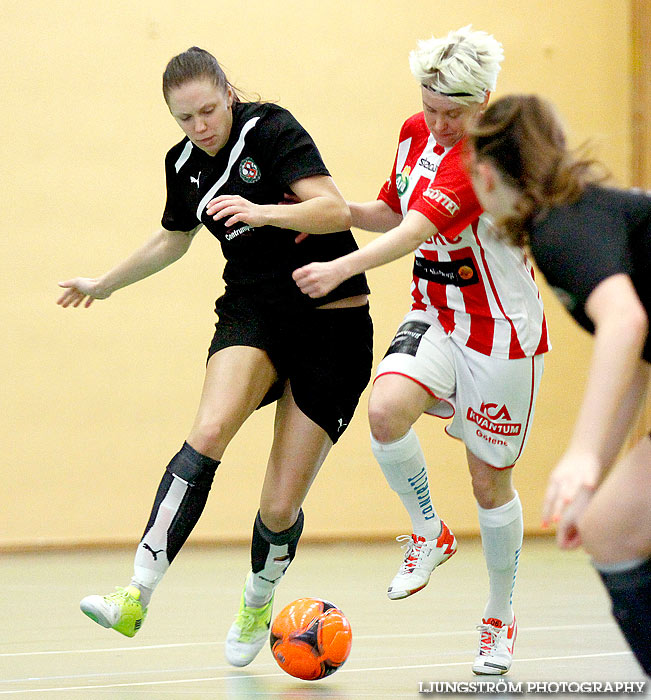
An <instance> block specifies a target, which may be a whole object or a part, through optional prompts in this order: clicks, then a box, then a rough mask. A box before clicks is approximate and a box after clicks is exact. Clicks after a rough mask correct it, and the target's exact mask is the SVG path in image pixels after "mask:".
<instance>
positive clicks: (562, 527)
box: [556, 488, 594, 549]
mask: <svg viewBox="0 0 651 700" xmlns="http://www.w3.org/2000/svg"><path fill="white" fill-rule="evenodd" d="M593 494H594V491H593V490H592V489H588V488H582V489H581V490H580V491H579V492H578V493H577V494H576V496H575V497H574V500H573V501H572V502H571V503H568V505H567V507H566V508H565V510H564V511H563V515H562V516H561V519H560V522H559V523H558V529H557V530H556V543H557V544H558V546H559V547H560V548H561V549H576V548H577V547H580V546H581V544H582V542H581V533H580V531H579V520H580V519H581V516H582V515H583V512H584V511H585V509H586V508H587V507H588V503H590V501H591V500H592V496H593Z"/></svg>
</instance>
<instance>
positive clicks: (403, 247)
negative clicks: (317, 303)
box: [292, 211, 436, 299]
mask: <svg viewBox="0 0 651 700" xmlns="http://www.w3.org/2000/svg"><path fill="white" fill-rule="evenodd" d="M435 233H436V227H435V226H434V224H432V222H431V221H430V220H429V219H427V217H425V216H423V215H422V214H421V213H420V212H418V211H410V212H408V214H407V216H405V218H404V219H403V220H402V222H401V223H400V225H399V226H396V227H395V228H393V229H391V230H390V231H388V232H387V233H385V234H384V235H383V236H380V237H379V238H376V239H375V240H374V241H371V242H370V243H369V244H368V245H365V246H364V247H363V248H360V249H359V250H356V251H355V252H353V253H349V254H348V255H344V256H342V257H341V258H337V259H336V260H331V261H330V262H323V263H321V262H314V263H310V264H309V265H305V266H304V267H300V268H298V269H297V270H294V273H293V275H292V276H293V278H294V281H295V282H296V284H297V285H298V287H299V289H300V290H301V291H302V292H303V294H307V295H308V296H310V297H312V298H315V299H318V298H319V297H322V296H325V295H326V294H328V292H330V291H332V290H333V289H334V288H335V287H337V286H338V285H339V284H341V283H342V282H343V281H344V280H347V279H348V278H349V277H352V276H353V275H356V274H359V273H361V272H364V271H366V270H370V269H372V268H374V267H380V265H386V264H387V263H389V262H392V261H393V260H398V258H401V257H402V256H403V255H407V254H408V253H411V252H413V251H414V250H416V248H418V246H419V245H420V244H421V243H423V242H424V241H426V240H427V239H428V238H430V236H433V235H434V234H435Z"/></svg>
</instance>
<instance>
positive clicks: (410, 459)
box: [371, 428, 441, 540]
mask: <svg viewBox="0 0 651 700" xmlns="http://www.w3.org/2000/svg"><path fill="white" fill-rule="evenodd" d="M371 449H372V450H373V455H374V456H375V459H376V460H377V461H378V464H379V465H380V467H381V468H382V471H383V472H384V476H385V478H386V480H387V483H388V484H389V486H390V487H391V488H392V489H393V490H394V491H395V492H396V493H397V494H398V496H400V500H401V501H402V504H403V505H404V507H405V508H406V509H407V513H409V517H410V518H411V526H412V532H413V533H414V534H415V535H419V536H421V537H424V538H425V539H427V540H432V539H436V538H437V537H438V536H439V535H440V534H441V519H440V518H439V516H438V515H437V514H436V511H435V510H434V506H433V505H432V500H431V498H430V492H429V481H428V478H427V464H426V463H425V455H424V454H423V450H422V448H421V446H420V442H419V441H418V436H417V435H416V433H415V432H414V430H413V429H412V428H410V429H409V432H408V433H407V434H406V435H403V436H402V437H401V438H400V439H399V440H396V441H395V442H384V443H383V442H378V441H377V440H376V439H375V438H374V437H373V435H371Z"/></svg>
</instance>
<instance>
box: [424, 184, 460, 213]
mask: <svg viewBox="0 0 651 700" xmlns="http://www.w3.org/2000/svg"><path fill="white" fill-rule="evenodd" d="M423 199H424V200H425V201H426V202H427V203H428V204H430V205H431V206H432V207H434V209H436V211H438V212H440V213H441V214H443V215H444V216H450V217H452V216H456V215H457V214H458V213H459V209H460V208H461V204H460V203H459V198H458V197H457V195H456V194H455V193H454V192H453V191H452V190H448V189H447V188H445V187H432V186H431V185H430V186H429V187H428V188H427V189H426V190H425V191H424V192H423Z"/></svg>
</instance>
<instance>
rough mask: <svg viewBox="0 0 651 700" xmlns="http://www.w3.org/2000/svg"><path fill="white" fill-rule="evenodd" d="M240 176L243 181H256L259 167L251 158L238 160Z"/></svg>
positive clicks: (258, 176)
mask: <svg viewBox="0 0 651 700" xmlns="http://www.w3.org/2000/svg"><path fill="white" fill-rule="evenodd" d="M240 177H241V178H242V180H244V182H249V183H252V182H257V181H258V180H259V179H260V168H258V166H257V165H256V164H255V161H254V160H253V158H244V159H242V160H241V161H240Z"/></svg>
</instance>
